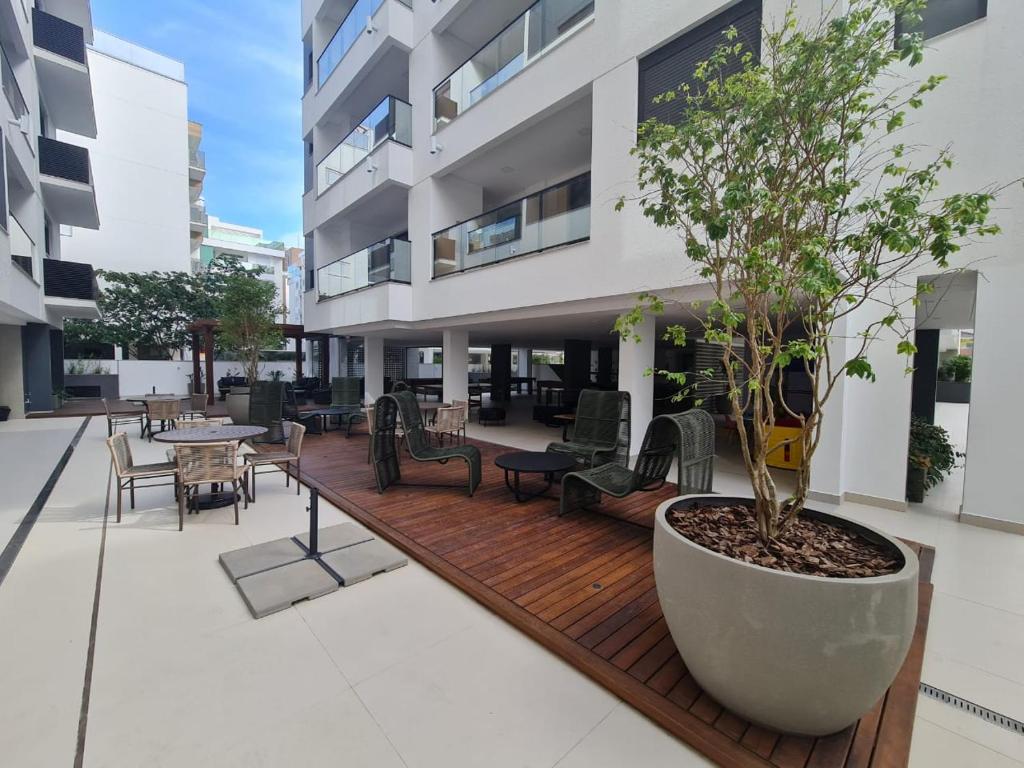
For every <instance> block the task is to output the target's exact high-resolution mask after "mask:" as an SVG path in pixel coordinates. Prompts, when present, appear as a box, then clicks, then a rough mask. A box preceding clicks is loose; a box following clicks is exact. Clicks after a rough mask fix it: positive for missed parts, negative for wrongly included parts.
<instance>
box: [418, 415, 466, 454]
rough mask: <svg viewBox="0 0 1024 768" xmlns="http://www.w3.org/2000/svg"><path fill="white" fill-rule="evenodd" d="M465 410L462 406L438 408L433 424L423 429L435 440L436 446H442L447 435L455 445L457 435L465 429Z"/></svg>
mask: <svg viewBox="0 0 1024 768" xmlns="http://www.w3.org/2000/svg"><path fill="white" fill-rule="evenodd" d="M465 413H466V412H465V409H464V408H463V407H462V406H452V407H449V408H438V409H437V415H436V416H435V417H434V423H433V424H430V425H428V426H426V427H424V431H425V432H427V433H428V434H431V435H433V436H434V437H435V438H436V439H437V444H438V445H444V438H445V436H446V435H447V436H448V437H449V438H451V440H452V442H453V443H457V442H458V440H459V435H460V434H462V431H463V430H464V429H465V422H464V418H465Z"/></svg>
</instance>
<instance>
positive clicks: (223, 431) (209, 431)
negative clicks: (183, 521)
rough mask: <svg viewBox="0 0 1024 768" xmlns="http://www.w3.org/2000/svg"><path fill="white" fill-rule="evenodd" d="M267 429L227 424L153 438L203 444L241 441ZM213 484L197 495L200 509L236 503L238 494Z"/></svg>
mask: <svg viewBox="0 0 1024 768" xmlns="http://www.w3.org/2000/svg"><path fill="white" fill-rule="evenodd" d="M266 431H267V428H266V427H260V426H257V425H255V424H251V425H250V424H227V425H222V426H219V427H197V428H195V429H169V430H167V431H166V432H158V433H157V434H155V435H153V439H154V440H156V441H157V442H158V443H177V444H179V445H182V444H190V445H202V444H204V443H227V442H241V441H242V440H248V439H249V438H252V437H259V436H260V435H262V434H264V433H265V432H266ZM211 486H212V487H211V491H210V493H202V494H199V495H198V496H196V506H198V507H199V509H215V508H217V507H226V506H229V505H231V504H234V503H235V499H236V494H234V493H231V492H230V491H221V489H220V483H212V484H211Z"/></svg>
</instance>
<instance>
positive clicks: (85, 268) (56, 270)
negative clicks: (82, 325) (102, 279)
mask: <svg viewBox="0 0 1024 768" xmlns="http://www.w3.org/2000/svg"><path fill="white" fill-rule="evenodd" d="M43 294H44V297H45V303H46V308H47V310H50V311H53V312H54V313H56V314H57V315H58V316H60V317H77V318H81V319H98V318H99V317H100V311H99V308H98V307H97V306H96V302H97V300H98V299H99V294H100V291H99V286H98V285H97V283H96V273H95V272H94V271H93V268H92V265H91V264H82V263H80V262H75V261H59V260H58V259H43Z"/></svg>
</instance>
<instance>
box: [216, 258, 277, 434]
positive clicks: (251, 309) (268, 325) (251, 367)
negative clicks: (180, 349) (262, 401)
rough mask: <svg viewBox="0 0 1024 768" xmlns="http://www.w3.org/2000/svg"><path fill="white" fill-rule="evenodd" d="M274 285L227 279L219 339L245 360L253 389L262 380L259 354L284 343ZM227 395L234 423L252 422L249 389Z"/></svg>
mask: <svg viewBox="0 0 1024 768" xmlns="http://www.w3.org/2000/svg"><path fill="white" fill-rule="evenodd" d="M275 292H276V289H275V287H274V285H273V283H269V282H267V281H265V280H261V279H260V278H259V277H257V276H256V275H254V274H253V275H250V274H240V275H232V276H230V277H228V278H227V286H226V288H225V290H224V303H223V311H222V313H221V318H220V340H221V344H223V345H224V347H225V348H227V349H230V350H232V351H234V352H235V353H236V354H238V355H239V357H240V358H241V360H242V372H243V373H244V374H245V379H246V383H247V384H248V385H249V386H252V385H253V383H254V382H256V381H258V380H259V377H260V353H261V352H262V350H264V349H266V348H268V347H277V346H280V344H281V331H280V330H279V329H278V327H277V323H276V317H275V316H276V315H277V314H278V313H280V312H281V309H280V308H279V307H277V306H276V305H275V304H274V295H275ZM237 389H239V388H236V387H232V388H231V393H230V394H229V395H228V396H227V409H228V415H229V416H231V421H232V422H233V423H235V424H246V423H248V420H249V387H245V388H244V389H245V391H244V392H242V391H236V390H237Z"/></svg>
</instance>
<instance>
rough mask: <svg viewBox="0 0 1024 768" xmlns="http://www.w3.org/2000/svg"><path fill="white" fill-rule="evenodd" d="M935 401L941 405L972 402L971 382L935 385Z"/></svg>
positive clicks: (948, 382)
mask: <svg viewBox="0 0 1024 768" xmlns="http://www.w3.org/2000/svg"><path fill="white" fill-rule="evenodd" d="M935 401H936V402H939V403H969V402H971V382H969V381H939V382H937V383H936V385H935Z"/></svg>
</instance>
